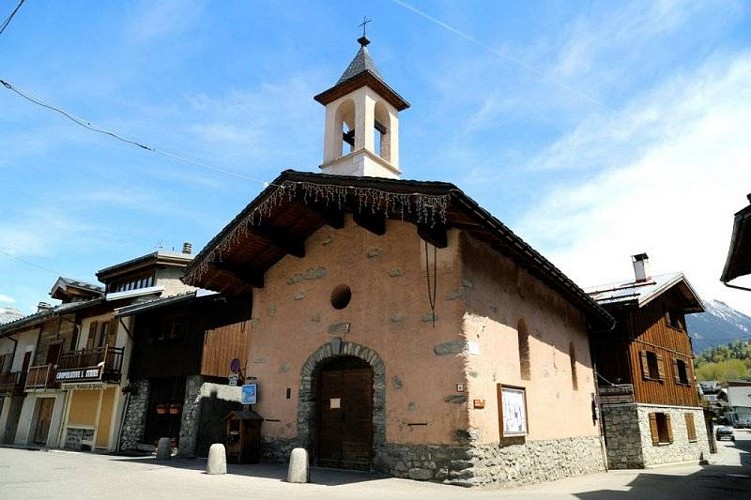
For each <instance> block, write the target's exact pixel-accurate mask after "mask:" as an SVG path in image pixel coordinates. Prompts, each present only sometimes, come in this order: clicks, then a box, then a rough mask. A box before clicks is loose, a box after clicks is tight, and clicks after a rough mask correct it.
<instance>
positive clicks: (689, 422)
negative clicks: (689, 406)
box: [685, 413, 696, 441]
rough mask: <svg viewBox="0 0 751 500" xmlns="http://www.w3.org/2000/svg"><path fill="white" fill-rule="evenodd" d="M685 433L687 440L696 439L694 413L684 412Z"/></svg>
mask: <svg viewBox="0 0 751 500" xmlns="http://www.w3.org/2000/svg"><path fill="white" fill-rule="evenodd" d="M685 416H686V434H688V440H689V441H696V424H695V422H694V414H693V413H686V414H685Z"/></svg>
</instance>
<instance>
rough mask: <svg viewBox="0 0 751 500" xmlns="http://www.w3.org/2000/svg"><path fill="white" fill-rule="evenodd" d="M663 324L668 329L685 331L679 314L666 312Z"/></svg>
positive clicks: (681, 315)
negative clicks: (665, 324)
mask: <svg viewBox="0 0 751 500" xmlns="http://www.w3.org/2000/svg"><path fill="white" fill-rule="evenodd" d="M665 323H667V325H668V326H669V327H670V328H675V329H676V330H681V331H686V328H685V327H684V326H683V314H681V313H679V312H676V311H666V312H665Z"/></svg>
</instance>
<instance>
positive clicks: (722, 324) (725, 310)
mask: <svg viewBox="0 0 751 500" xmlns="http://www.w3.org/2000/svg"><path fill="white" fill-rule="evenodd" d="M704 309H706V312H704V313H700V314H689V315H687V316H686V325H687V327H688V333H689V335H691V338H692V340H693V345H694V352H696V353H700V352H702V351H704V350H706V349H709V348H710V347H716V346H719V345H726V344H728V343H730V342H735V341H736V340H751V317H749V316H746V315H745V314H743V313H742V312H739V311H737V310H735V309H733V308H732V307H730V306H728V305H727V304H725V303H724V302H720V301H719V300H705V301H704Z"/></svg>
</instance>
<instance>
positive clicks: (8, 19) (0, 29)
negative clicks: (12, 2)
mask: <svg viewBox="0 0 751 500" xmlns="http://www.w3.org/2000/svg"><path fill="white" fill-rule="evenodd" d="M25 1H26V0H21V1H20V2H18V5H16V8H15V9H13V12H11V13H10V15H9V16H8V17H6V18H5V21H3V24H0V35H2V34H3V31H5V28H7V27H8V25H9V24H10V22H11V21H12V20H13V16H15V15H16V12H18V9H20V8H21V6H22V5H23V3H24V2H25Z"/></svg>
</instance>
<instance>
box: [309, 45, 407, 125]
mask: <svg viewBox="0 0 751 500" xmlns="http://www.w3.org/2000/svg"><path fill="white" fill-rule="evenodd" d="M357 42H358V43H359V44H360V50H358V51H357V54H355V58H354V59H352V62H351V63H349V66H347V69H346V70H344V73H342V76H341V78H339V80H338V81H337V82H336V84H335V85H334V86H333V87H331V88H330V89H328V90H324V91H323V92H321V93H320V94H318V95H317V96H315V97H314V99H315V100H316V101H318V102H320V103H321V104H323V105H324V106H325V105H327V104H328V103H330V102H334V101H335V100H337V99H339V98H340V97H342V96H344V95H347V94H349V93H350V92H352V91H353V90H356V89H358V88H360V87H365V86H368V87H370V88H372V89H373V90H375V91H376V92H378V94H380V95H381V96H382V97H383V98H384V99H385V100H386V101H388V102H389V104H391V105H392V106H394V107H395V108H396V109H397V111H403V110H405V109H407V108H408V107H409V103H408V102H407V101H405V100H404V98H403V97H402V96H400V95H399V94H397V93H396V91H394V89H392V88H391V87H389V86H388V84H387V83H386V82H385V81H383V77H382V76H381V72H380V71H378V68H377V67H376V65H375V62H374V61H373V58H372V57H370V53H368V49H367V45H368V44H369V43H370V40H368V39H367V37H365V36H363V37H361V38H358V40H357Z"/></svg>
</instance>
